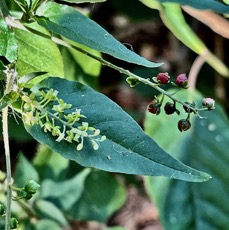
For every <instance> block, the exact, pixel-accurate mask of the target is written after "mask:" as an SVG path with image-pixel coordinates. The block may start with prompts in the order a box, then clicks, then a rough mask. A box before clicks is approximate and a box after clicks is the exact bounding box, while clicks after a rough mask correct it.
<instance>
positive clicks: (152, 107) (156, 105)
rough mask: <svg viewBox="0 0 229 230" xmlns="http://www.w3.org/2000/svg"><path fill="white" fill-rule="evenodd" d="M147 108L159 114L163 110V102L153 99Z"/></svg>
mask: <svg viewBox="0 0 229 230" xmlns="http://www.w3.org/2000/svg"><path fill="white" fill-rule="evenodd" d="M147 109H148V111H149V112H150V113H153V114H156V115H158V114H159V113H160V112H161V104H160V103H158V102H157V101H152V102H151V103H150V104H149V105H148V106H147Z"/></svg>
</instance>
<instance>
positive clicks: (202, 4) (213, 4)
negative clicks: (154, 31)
mask: <svg viewBox="0 0 229 230" xmlns="http://www.w3.org/2000/svg"><path fill="white" fill-rule="evenodd" d="M151 1H154V0H151ZM157 1H159V2H162V3H163V2H176V3H179V4H181V5H189V6H192V7H193V8H197V9H201V10H213V11H215V12H218V13H225V14H226V13H229V6H228V5H225V4H223V3H221V2H220V1H216V0H201V1H198V0H157Z"/></svg>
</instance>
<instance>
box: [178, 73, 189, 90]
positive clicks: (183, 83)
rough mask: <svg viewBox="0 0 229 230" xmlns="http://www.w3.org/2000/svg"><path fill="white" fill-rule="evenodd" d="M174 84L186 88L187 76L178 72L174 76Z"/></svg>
mask: <svg viewBox="0 0 229 230" xmlns="http://www.w3.org/2000/svg"><path fill="white" fill-rule="evenodd" d="M176 84H177V85H178V86H180V87H183V88H187V85H188V78H187V76H186V74H185V73H182V74H179V75H178V76H177V78H176Z"/></svg>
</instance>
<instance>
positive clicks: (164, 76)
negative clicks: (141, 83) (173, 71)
mask: <svg viewBox="0 0 229 230" xmlns="http://www.w3.org/2000/svg"><path fill="white" fill-rule="evenodd" d="M169 81H170V76H169V75H168V73H159V74H158V75H157V82H158V83H160V84H163V85H165V84H167V83H168V82H169Z"/></svg>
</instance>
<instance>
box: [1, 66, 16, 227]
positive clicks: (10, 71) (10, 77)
mask: <svg viewBox="0 0 229 230" xmlns="http://www.w3.org/2000/svg"><path fill="white" fill-rule="evenodd" d="M5 73H6V77H7V81H6V89H5V92H4V94H5V95H6V94H8V93H10V91H11V90H12V88H13V85H14V81H15V77H16V74H17V73H16V71H15V69H14V68H10V67H8V68H7V69H6V71H5ZM2 129H3V140H4V147H5V157H6V175H7V176H6V181H7V200H6V218H5V220H6V223H5V230H9V229H10V219H11V200H12V188H11V185H12V181H11V160H10V146H9V132H8V106H6V107H5V108H4V109H3V110H2Z"/></svg>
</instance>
